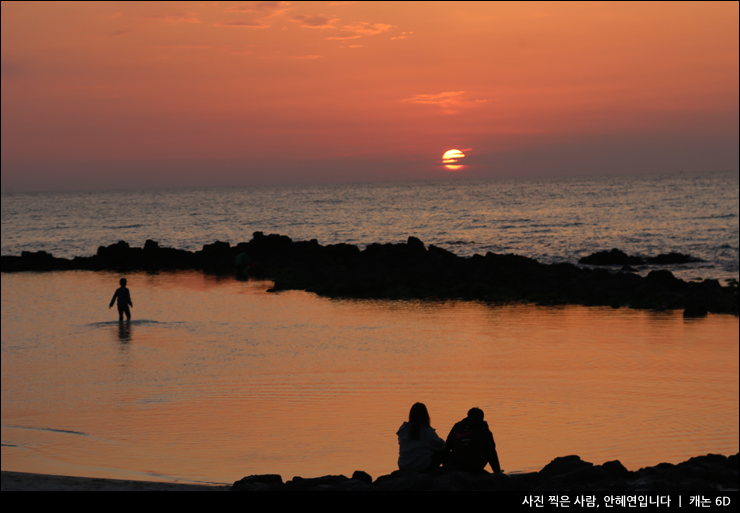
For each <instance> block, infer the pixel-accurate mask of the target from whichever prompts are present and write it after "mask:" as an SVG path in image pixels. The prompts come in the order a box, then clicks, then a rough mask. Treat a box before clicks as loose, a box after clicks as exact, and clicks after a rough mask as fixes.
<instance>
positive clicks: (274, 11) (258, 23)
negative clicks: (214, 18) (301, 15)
mask: <svg viewBox="0 0 740 513" xmlns="http://www.w3.org/2000/svg"><path fill="white" fill-rule="evenodd" d="M289 5H290V3H289V2H252V3H249V4H242V5H235V6H233V7H229V8H228V9H226V10H225V11H224V12H225V13H238V14H252V15H253V16H251V18H252V19H249V20H236V21H222V22H219V23H214V24H213V26H214V27H241V28H254V29H265V28H269V27H270V26H271V23H270V21H269V20H270V18H274V17H275V16H279V15H281V14H284V13H286V12H288V11H290V10H291V9H292V7H288V6H289Z"/></svg>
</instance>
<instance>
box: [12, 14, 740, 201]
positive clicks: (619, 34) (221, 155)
mask: <svg viewBox="0 0 740 513" xmlns="http://www.w3.org/2000/svg"><path fill="white" fill-rule="evenodd" d="M738 18H739V13H738V3H737V2H726V3H710V2H699V3H668V2H658V3H635V2H627V3H601V2H596V3H587V2H575V3H567V2H566V3H557V2H545V3H499V2H493V3H479V2H472V3H466V2H454V3H437V2H433V3H421V2H413V3H396V2H389V3H374V2H373V3H364V2H161V3H160V2H141V3H139V2H120V3H119V2H107V3H97V2H79V3H77V2H50V3H45V2H29V3H25V2H3V3H2V189H3V191H8V190H16V191H22V190H54V189H87V188H92V189H96V188H122V187H152V186H154V187H162V186H210V185H243V184H252V183H307V182H323V181H368V180H387V179H424V178H441V177H445V176H455V177H471V178H478V177H497V176H541V175H568V174H579V175H583V174H605V173H641V172H674V171H678V170H685V171H687V172H688V171H702V172H704V171H719V170H737V169H738V152H739V150H738V137H739V135H738V96H739V88H738V61H739V59H740V57H739V53H738V40H739V33H738ZM451 148H460V149H464V150H466V151H465V154H466V158H465V160H464V161H463V163H464V164H465V166H464V168H463V169H462V170H460V171H457V172H456V173H454V174H452V173H450V172H448V171H445V169H444V166H443V165H442V158H441V157H442V154H443V153H444V152H445V151H446V150H449V149H451Z"/></svg>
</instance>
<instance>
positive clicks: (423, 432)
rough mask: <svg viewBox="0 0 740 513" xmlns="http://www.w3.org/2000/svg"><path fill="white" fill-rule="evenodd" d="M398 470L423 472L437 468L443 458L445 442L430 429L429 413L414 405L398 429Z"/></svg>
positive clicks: (420, 404) (424, 408)
mask: <svg viewBox="0 0 740 513" xmlns="http://www.w3.org/2000/svg"><path fill="white" fill-rule="evenodd" d="M396 434H397V435H398V445H399V451H398V468H399V470H401V471H404V472H424V471H426V470H432V469H434V468H437V467H439V465H440V464H441V463H442V461H443V459H444V456H445V442H444V440H442V439H441V438H440V437H439V435H437V432H436V431H435V430H434V429H433V428H432V426H431V422H430V419H429V412H428V411H427V407H426V406H425V405H424V404H423V403H416V404H414V405H413V406H412V407H411V411H410V412H409V421H408V422H404V423H403V424H401V427H400V428H398V432H396Z"/></svg>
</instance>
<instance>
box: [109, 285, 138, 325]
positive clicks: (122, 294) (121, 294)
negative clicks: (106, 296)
mask: <svg viewBox="0 0 740 513" xmlns="http://www.w3.org/2000/svg"><path fill="white" fill-rule="evenodd" d="M120 283H121V286H120V287H119V288H118V289H116V292H115V294H113V299H111V300H110V305H108V308H111V307H112V306H113V303H115V302H116V298H117V299H118V320H119V321H122V320H123V314H126V320H127V321H130V320H131V311H130V310H129V309H128V307H129V306H131V308H133V307H134V304H133V303H132V302H131V293H130V292H129V291H128V289H127V288H126V278H121V282H120Z"/></svg>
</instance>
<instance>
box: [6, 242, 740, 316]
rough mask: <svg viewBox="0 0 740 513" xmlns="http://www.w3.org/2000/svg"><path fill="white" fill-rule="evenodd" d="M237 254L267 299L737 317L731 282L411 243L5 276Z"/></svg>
mask: <svg viewBox="0 0 740 513" xmlns="http://www.w3.org/2000/svg"><path fill="white" fill-rule="evenodd" d="M613 251H614V250H613ZM617 251H618V250H617ZM620 253H621V252H620ZM240 254H245V255H248V257H249V261H250V264H251V267H250V270H249V274H250V275H251V276H253V277H255V278H263V279H270V280H273V281H274V283H275V285H274V288H273V289H272V290H273V291H279V290H288V289H294V290H307V291H309V292H315V293H316V294H319V295H322V296H329V297H351V298H383V299H408V298H415V299H474V300H482V301H488V302H508V301H529V302H534V303H539V304H546V305H553V304H582V305H587V306H596V305H607V306H612V307H615V308H617V307H621V306H628V307H631V308H643V309H656V310H666V309H683V310H684V313H685V315H686V316H687V317H692V316H703V315H706V314H707V312H713V313H731V314H735V315H737V314H738V289H737V284H736V283H735V284H733V285H731V286H727V287H723V286H721V285H720V283H719V282H718V281H717V280H704V281H701V282H685V281H683V280H680V279H678V278H676V277H675V276H674V275H673V274H672V273H671V272H670V271H667V270H664V269H656V270H652V271H650V273H649V274H648V275H647V276H646V277H642V276H639V275H637V274H634V273H631V272H621V271H610V270H607V269H603V268H599V267H597V268H588V267H586V268H584V267H579V266H576V265H573V264H570V263H559V264H551V265H546V264H541V263H539V262H537V261H536V260H533V259H531V258H527V257H523V256H518V255H511V254H495V253H491V252H489V253H486V255H485V256H483V255H474V256H472V257H469V258H465V257H460V256H457V255H455V254H454V253H451V252H449V251H447V250H445V249H443V248H439V247H437V246H434V245H429V246H428V247H427V246H426V245H425V244H424V243H423V242H422V241H420V240H419V239H417V238H416V237H409V238H408V241H407V242H406V243H401V244H371V245H369V246H367V247H366V248H365V249H364V250H360V249H359V248H358V247H357V246H353V245H350V244H330V245H326V246H322V245H320V244H319V243H318V242H317V241H316V239H312V240H310V241H293V240H291V239H290V238H289V237H286V236H284V235H275V234H271V235H264V234H263V233H262V232H255V233H254V235H253V238H252V240H251V241H249V242H241V243H239V244H237V245H235V246H232V245H230V244H229V243H228V242H220V241H216V242H214V243H213V244H206V245H204V246H203V249H202V250H200V251H194V252H191V251H185V250H178V249H173V248H165V247H160V246H159V244H157V243H156V242H154V241H151V240H148V241H146V244H145V245H144V247H143V248H132V247H130V246H129V245H128V244H127V243H126V242H123V241H121V242H118V243H117V244H112V245H110V246H107V247H103V246H101V247H100V248H98V251H97V254H96V255H94V256H91V257H75V258H73V259H71V260H70V259H64V258H55V257H53V256H52V255H51V254H49V253H46V252H44V251H39V252H35V253H32V252H25V251H24V252H23V253H22V254H21V256H3V257H2V271H3V272H17V271H53V270H69V269H85V270H96V271H99V270H113V271H119V272H130V271H149V272H156V271H161V270H178V269H201V270H203V271H204V272H208V273H216V274H231V273H234V272H235V260H236V258H237V256H238V255H240ZM622 254H623V253H622ZM592 256H594V255H592Z"/></svg>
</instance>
